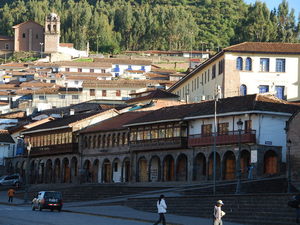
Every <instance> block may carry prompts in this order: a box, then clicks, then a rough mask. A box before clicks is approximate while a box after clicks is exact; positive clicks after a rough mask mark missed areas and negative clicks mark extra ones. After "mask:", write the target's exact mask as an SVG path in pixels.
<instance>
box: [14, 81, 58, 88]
mask: <svg viewBox="0 0 300 225" xmlns="http://www.w3.org/2000/svg"><path fill="white" fill-rule="evenodd" d="M57 86H58V85H56V84H51V83H44V82H36V81H35V82H23V83H22V84H20V87H22V88H26V87H27V88H33V87H57Z"/></svg>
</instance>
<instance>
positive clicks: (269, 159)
mask: <svg viewBox="0 0 300 225" xmlns="http://www.w3.org/2000/svg"><path fill="white" fill-rule="evenodd" d="M277 173H278V156H277V154H276V152H275V151H273V150H269V151H267V152H266V153H265V155H264V174H265V175H274V174H277Z"/></svg>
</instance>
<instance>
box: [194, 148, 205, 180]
mask: <svg viewBox="0 0 300 225" xmlns="http://www.w3.org/2000/svg"><path fill="white" fill-rule="evenodd" d="M205 178H206V158H205V155H204V154H203V153H199V154H198V155H197V156H196V158H195V160H194V180H204V179H205Z"/></svg>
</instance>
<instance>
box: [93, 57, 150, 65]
mask: <svg viewBox="0 0 300 225" xmlns="http://www.w3.org/2000/svg"><path fill="white" fill-rule="evenodd" d="M94 62H102V63H111V64H118V65H141V66H146V65H151V64H152V61H151V60H140V59H124V58H95V59H94Z"/></svg>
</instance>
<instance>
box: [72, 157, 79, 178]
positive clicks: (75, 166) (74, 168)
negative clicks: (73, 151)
mask: <svg viewBox="0 0 300 225" xmlns="http://www.w3.org/2000/svg"><path fill="white" fill-rule="evenodd" d="M70 177H71V180H70V182H71V183H77V182H78V160H77V158H76V157H73V158H72V159H71V176H70Z"/></svg>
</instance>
